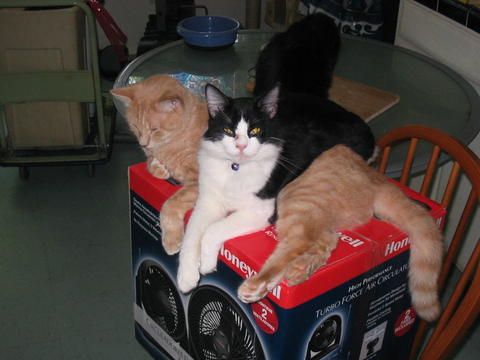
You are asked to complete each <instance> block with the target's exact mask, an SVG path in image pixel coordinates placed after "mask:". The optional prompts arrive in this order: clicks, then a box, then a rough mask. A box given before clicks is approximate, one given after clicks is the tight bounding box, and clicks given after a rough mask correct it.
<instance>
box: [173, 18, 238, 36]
mask: <svg viewBox="0 0 480 360" xmlns="http://www.w3.org/2000/svg"><path fill="white" fill-rule="evenodd" d="M193 18H222V19H228V20H231V21H233V23H234V24H235V26H234V27H233V28H231V29H229V30H223V31H215V32H211V31H195V30H190V29H187V28H185V27H183V23H184V22H185V21H187V20H189V19H193ZM239 28H240V22H239V21H238V20H237V19H234V18H231V17H228V16H218V15H201V16H190V17H188V18H185V19H183V20H181V21H180V22H179V23H178V25H177V29H180V30H182V31H186V32H190V33H195V34H222V33H226V32H232V31H236V30H238V29H239Z"/></svg>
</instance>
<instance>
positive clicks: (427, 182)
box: [420, 145, 441, 196]
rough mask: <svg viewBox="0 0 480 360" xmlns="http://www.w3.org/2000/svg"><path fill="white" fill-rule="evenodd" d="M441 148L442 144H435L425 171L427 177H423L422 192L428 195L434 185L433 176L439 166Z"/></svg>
mask: <svg viewBox="0 0 480 360" xmlns="http://www.w3.org/2000/svg"><path fill="white" fill-rule="evenodd" d="M440 152H441V149H440V146H438V145H435V146H434V148H433V150H432V155H431V156H430V160H429V161H428V167H427V171H426V172H425V177H424V178H423V182H422V187H421V188H420V194H422V195H423V196H427V195H428V192H429V190H430V186H431V185H432V181H433V176H434V175H435V170H436V168H437V162H438V157H439V155H440Z"/></svg>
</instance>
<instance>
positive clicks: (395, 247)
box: [385, 237, 410, 256]
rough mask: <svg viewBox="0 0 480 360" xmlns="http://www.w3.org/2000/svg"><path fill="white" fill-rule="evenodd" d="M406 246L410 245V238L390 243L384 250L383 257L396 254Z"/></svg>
mask: <svg viewBox="0 0 480 360" xmlns="http://www.w3.org/2000/svg"><path fill="white" fill-rule="evenodd" d="M408 245H410V238H408V237H406V238H404V239H403V240H398V241H392V242H391V243H389V244H388V245H387V247H386V248H385V256H388V255H390V254H392V253H396V252H398V251H400V250H401V249H403V248H404V247H406V246H408Z"/></svg>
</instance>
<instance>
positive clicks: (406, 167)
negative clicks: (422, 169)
mask: <svg viewBox="0 0 480 360" xmlns="http://www.w3.org/2000/svg"><path fill="white" fill-rule="evenodd" d="M417 144H418V139H415V138H413V139H411V140H410V146H409V147H408V152H407V157H406V159H405V162H404V164H403V170H402V175H401V177H400V183H401V184H403V185H406V184H407V181H408V178H409V176H410V170H411V169H412V164H413V158H414V156H415V150H416V149H417Z"/></svg>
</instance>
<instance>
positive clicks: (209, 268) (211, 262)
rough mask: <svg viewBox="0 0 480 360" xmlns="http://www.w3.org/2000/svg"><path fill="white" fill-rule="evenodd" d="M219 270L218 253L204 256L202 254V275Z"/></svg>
mask: <svg viewBox="0 0 480 360" xmlns="http://www.w3.org/2000/svg"><path fill="white" fill-rule="evenodd" d="M215 270H217V252H215V253H214V254H211V253H209V254H208V255H204V254H203V252H202V257H201V260H200V273H201V274H202V275H206V274H210V273H211V272H214V271H215Z"/></svg>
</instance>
